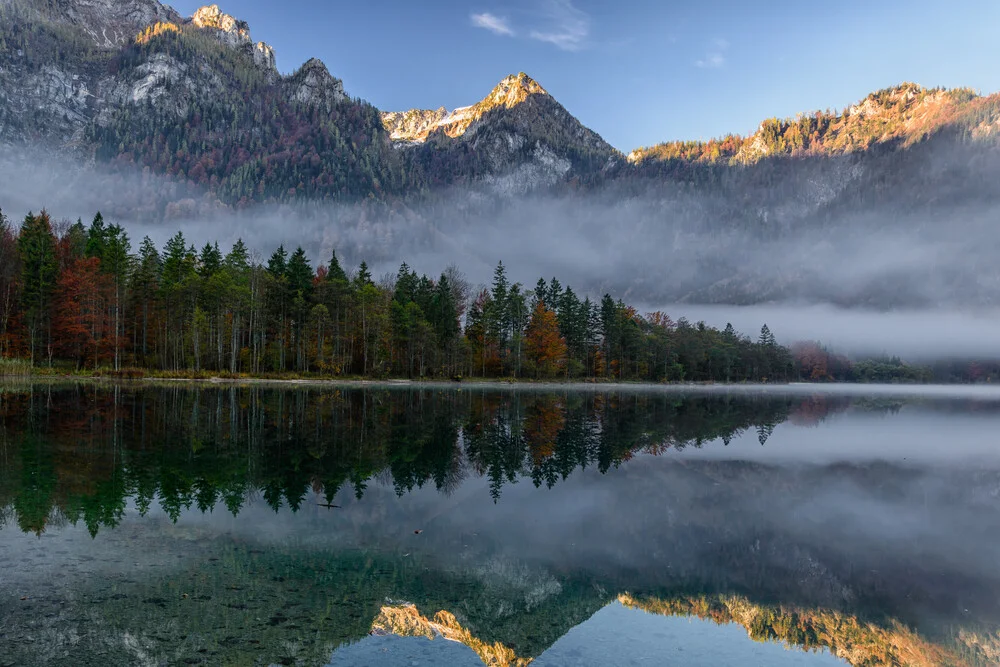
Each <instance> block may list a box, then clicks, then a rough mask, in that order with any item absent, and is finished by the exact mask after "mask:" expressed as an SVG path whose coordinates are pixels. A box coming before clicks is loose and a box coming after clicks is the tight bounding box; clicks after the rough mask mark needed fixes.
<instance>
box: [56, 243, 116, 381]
mask: <svg viewBox="0 0 1000 667" xmlns="http://www.w3.org/2000/svg"><path fill="white" fill-rule="evenodd" d="M106 283H107V279H106V277H105V276H104V275H103V274H102V273H101V262H100V260H99V259H97V258H96V257H81V258H78V259H76V260H74V261H73V262H72V264H70V265H69V267H67V269H66V270H65V271H63V272H62V274H60V276H59V282H58V283H57V284H56V291H55V299H54V310H55V314H54V317H53V322H52V336H53V340H54V342H55V351H56V354H57V355H59V356H60V357H62V358H66V359H75V360H76V366H77V368H81V367H82V366H85V365H87V364H88V363H91V365H92V366H94V367H96V366H98V365H99V363H100V361H101V357H102V352H104V349H103V348H104V347H105V346H104V345H103V342H104V335H105V332H106V330H107V321H106V320H107V311H106V309H105V299H104V298H103V296H102V293H103V292H105V291H106V290H107V289H108V286H107V284H106Z"/></svg>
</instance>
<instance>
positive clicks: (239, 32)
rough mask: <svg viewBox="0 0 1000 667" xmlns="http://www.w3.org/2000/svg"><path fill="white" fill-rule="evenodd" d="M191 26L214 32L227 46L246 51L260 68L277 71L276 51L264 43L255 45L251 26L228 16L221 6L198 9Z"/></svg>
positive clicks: (192, 18) (206, 6) (207, 6)
mask: <svg viewBox="0 0 1000 667" xmlns="http://www.w3.org/2000/svg"><path fill="white" fill-rule="evenodd" d="M190 23H191V25H193V26H194V27H196V28H202V29H206V30H212V31H214V32H215V35H216V36H217V37H218V38H219V39H220V40H221V41H222V42H223V43H224V44H226V45H228V46H230V47H233V48H242V49H245V50H246V51H247V52H248V53H249V54H250V56H251V57H252V58H253V61H254V62H255V63H256V64H257V66H258V67H261V68H264V69H266V70H274V71H277V67H276V65H275V56H274V49H273V48H272V47H271V46H270V45H268V44H266V43H264V42H257V43H256V44H254V43H253V40H252V39H251V37H250V25H249V24H248V23H247V22H246V21H242V20H240V19H238V18H236V17H234V16H232V15H230V14H226V13H225V12H223V11H222V10H221V9H219V5H205V6H204V7H200V8H198V9H197V10H196V11H195V13H194V14H193V15H192V16H191V21H190Z"/></svg>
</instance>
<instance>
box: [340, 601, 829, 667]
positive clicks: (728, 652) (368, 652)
mask: <svg viewBox="0 0 1000 667" xmlns="http://www.w3.org/2000/svg"><path fill="white" fill-rule="evenodd" d="M445 664H446V665H453V666H454V667H477V666H478V667H481V666H482V664H483V662H482V660H480V659H479V656H477V655H476V654H475V653H474V652H473V651H472V649H470V648H468V647H466V646H464V645H462V644H457V643H455V642H451V641H447V640H444V639H441V638H438V639H436V640H433V641H432V640H429V639H424V638H422V637H421V638H415V637H395V636H389V637H380V636H373V637H368V638H366V639H363V640H361V641H360V642H358V643H356V644H351V645H349V646H344V647H342V648H340V649H337V650H336V651H335V652H334V654H333V656H332V659H331V660H330V663H329V667H411V666H413V665H445ZM531 664H532V665H535V666H537V667H568V666H570V665H602V666H605V667H624V666H626V665H649V666H651V667H652V666H657V667H660V666H662V667H797V666H798V665H803V666H805V667H813V666H814V667H835V666H837V665H846V664H848V663H847V662H845V661H844V660H841V659H839V658H837V657H835V656H833V655H830V653H829V652H827V651H817V652H811V653H807V652H804V651H801V650H798V649H789V647H787V646H785V645H783V644H780V643H776V642H753V641H749V640H748V639H747V633H746V630H745V629H744V628H743V627H741V626H739V625H735V624H730V625H716V624H715V623H712V622H711V621H703V620H698V619H688V618H676V617H663V616H656V615H653V614H647V613H646V612H643V611H639V610H635V609H628V608H626V607H624V606H622V605H621V603H618V602H615V603H612V604H610V605H608V606H607V607H604V608H603V609H601V610H600V611H598V612H597V613H596V614H594V615H593V616H592V617H590V618H589V619H588V620H587V621H585V622H584V623H582V624H581V625H578V626H576V627H575V628H573V629H572V630H570V631H569V632H568V633H566V635H565V636H563V637H562V638H560V639H559V640H558V641H556V643H555V644H553V645H552V646H551V647H549V648H548V649H547V650H546V651H545V652H543V653H542V654H541V655H540V656H538V657H537V658H536V659H535V660H534V662H532V663H531Z"/></svg>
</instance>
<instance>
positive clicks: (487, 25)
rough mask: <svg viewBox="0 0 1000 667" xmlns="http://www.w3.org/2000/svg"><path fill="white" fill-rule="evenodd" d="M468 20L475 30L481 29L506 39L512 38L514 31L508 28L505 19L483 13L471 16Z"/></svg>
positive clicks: (508, 25) (508, 24)
mask: <svg viewBox="0 0 1000 667" xmlns="http://www.w3.org/2000/svg"><path fill="white" fill-rule="evenodd" d="M469 19H470V20H471V21H472V25H474V26H476V27H477V28H483V29H485V30H489V31H490V32H492V33H494V34H497V35H504V36H506V37H513V36H514V29H513V28H511V27H510V23H509V22H508V21H507V19H505V18H503V17H500V16H497V15H495V14H490V13H489V12H483V13H482V14H472V15H471V16H469Z"/></svg>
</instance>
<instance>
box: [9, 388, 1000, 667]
mask: <svg viewBox="0 0 1000 667" xmlns="http://www.w3.org/2000/svg"><path fill="white" fill-rule="evenodd" d="M0 420H2V421H0V666H6V665H175V664H204V665H254V664H260V665H271V664H283V665H317V666H320V665H388V666H390V667H391V666H394V665H413V664H418V665H434V664H449V665H482V664H484V663H485V664H488V665H504V666H507V665H525V664H527V663H528V662H529V661H530V662H532V664H537V665H541V666H558V665H705V666H708V665H741V666H742V665H761V666H765V665H766V666H771V665H779V666H780V665H806V666H810V665H815V666H823V665H845V664H853V665H919V666H931V665H956V666H966V665H970V666H971V665H998V664H1000V567H998V563H1000V392H998V391H994V390H990V389H972V388H955V389H950V388H932V389H926V388H922V389H919V390H914V389H909V390H906V389H900V388H884V387H850V388H847V387H815V386H799V387H796V386H791V387H782V388H775V389H767V390H764V389H753V388H732V389H697V390H691V389H688V390H680V389H663V388H649V389H642V388H630V389H627V390H623V389H614V390H607V389H598V388H589V389H588V388H551V387H543V388H530V389H512V388H502V387H458V386H441V387H432V386H421V387H414V386H372V387H365V388H359V387H335V386H330V385H325V386H296V387H288V386H284V387H271V386H261V385H255V386H241V387H236V386H199V387H194V386H189V385H175V386H167V385H152V384H134V385H110V384H45V383H35V384H6V385H4V384H0Z"/></svg>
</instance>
